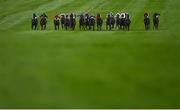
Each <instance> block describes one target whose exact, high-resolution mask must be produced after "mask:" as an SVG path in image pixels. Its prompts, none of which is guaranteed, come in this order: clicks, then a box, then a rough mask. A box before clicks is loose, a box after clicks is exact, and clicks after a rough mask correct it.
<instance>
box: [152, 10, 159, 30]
mask: <svg viewBox="0 0 180 110" xmlns="http://www.w3.org/2000/svg"><path fill="white" fill-rule="evenodd" d="M159 16H160V14H159V13H154V15H153V25H154V27H153V28H154V29H156V30H157V29H158V28H159Z"/></svg>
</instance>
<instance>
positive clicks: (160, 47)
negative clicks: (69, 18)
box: [0, 0, 180, 108]
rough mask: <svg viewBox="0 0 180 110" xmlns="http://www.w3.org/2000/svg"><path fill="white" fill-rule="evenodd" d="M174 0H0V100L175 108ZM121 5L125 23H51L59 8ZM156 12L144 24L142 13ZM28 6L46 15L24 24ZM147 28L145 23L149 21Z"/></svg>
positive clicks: (25, 104) (179, 58)
mask: <svg viewBox="0 0 180 110" xmlns="http://www.w3.org/2000/svg"><path fill="white" fill-rule="evenodd" d="M179 10H180V0H52V1H51V0H38V1H37V0H36V1H35V0H17V1H14V0H0V108H180V94H179V93H180V31H179V29H180V25H179V19H180V15H179ZM86 11H90V12H91V13H94V14H95V13H97V12H100V13H101V14H102V15H103V17H104V18H105V15H106V13H108V12H110V11H113V12H120V11H127V12H129V13H130V14H131V16H132V17H131V18H132V25H131V31H129V32H126V31H116V30H114V31H102V32H98V31H95V32H92V31H79V30H78V28H77V29H76V31H74V32H73V31H62V30H60V31H53V24H52V18H53V16H54V15H55V14H58V13H60V12H76V13H81V12H86ZM145 11H148V12H150V14H151V17H152V14H153V13H154V12H160V13H161V17H160V30H158V31H153V30H152V29H151V30H150V31H144V25H143V13H144V12H145ZM33 12H37V13H42V12H46V13H47V14H48V15H49V18H50V19H49V21H48V30H47V31H32V30H31V29H30V25H31V23H30V20H31V15H32V13H33ZM151 28H152V27H151Z"/></svg>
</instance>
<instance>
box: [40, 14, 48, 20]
mask: <svg viewBox="0 0 180 110" xmlns="http://www.w3.org/2000/svg"><path fill="white" fill-rule="evenodd" d="M40 17H45V18H46V19H47V18H48V16H47V15H46V14H45V13H43V14H42V15H41V16H40Z"/></svg>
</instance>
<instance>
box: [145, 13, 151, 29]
mask: <svg viewBox="0 0 180 110" xmlns="http://www.w3.org/2000/svg"><path fill="white" fill-rule="evenodd" d="M144 26H145V30H149V29H150V19H149V15H148V14H147V13H145V14H144Z"/></svg>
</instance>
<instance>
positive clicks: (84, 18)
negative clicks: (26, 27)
mask: <svg viewBox="0 0 180 110" xmlns="http://www.w3.org/2000/svg"><path fill="white" fill-rule="evenodd" d="M159 16H160V14H159V13H154V15H153V25H154V29H158V27H159ZM77 17H79V29H80V30H93V31H95V27H97V30H98V31H101V30H102V26H103V21H104V20H103V18H102V17H101V15H100V13H98V14H97V15H96V16H94V15H90V14H88V13H86V14H81V15H77V16H76V15H75V14H74V13H71V14H69V15H68V14H61V15H56V16H55V17H54V20H53V22H54V29H55V30H59V29H60V26H61V28H62V29H65V30H75V27H76V18H77ZM47 19H48V17H47V15H46V14H45V13H44V14H42V15H41V16H40V26H41V30H46V24H47ZM105 23H106V30H112V29H113V28H115V29H119V30H127V31H129V30H130V24H131V20H130V15H129V14H128V13H117V14H116V15H113V13H108V14H107V16H106V20H105ZM144 24H145V29H146V30H149V29H150V18H149V14H148V13H145V14H144ZM37 27H38V17H37V15H36V14H33V17H32V29H33V30H37Z"/></svg>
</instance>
